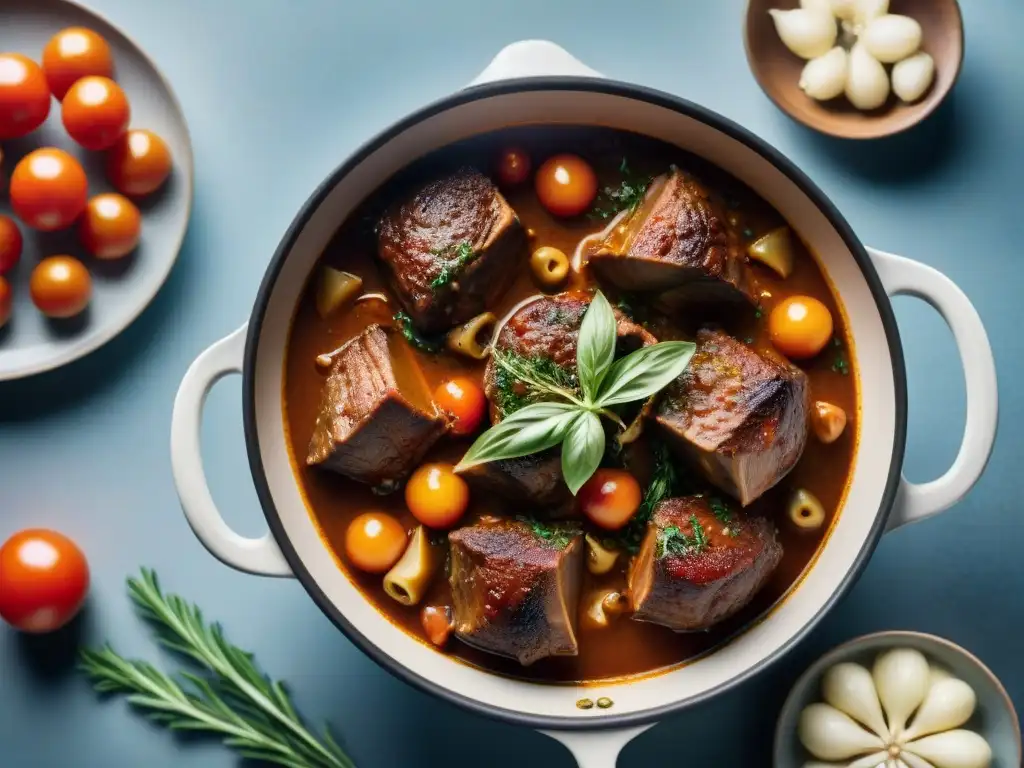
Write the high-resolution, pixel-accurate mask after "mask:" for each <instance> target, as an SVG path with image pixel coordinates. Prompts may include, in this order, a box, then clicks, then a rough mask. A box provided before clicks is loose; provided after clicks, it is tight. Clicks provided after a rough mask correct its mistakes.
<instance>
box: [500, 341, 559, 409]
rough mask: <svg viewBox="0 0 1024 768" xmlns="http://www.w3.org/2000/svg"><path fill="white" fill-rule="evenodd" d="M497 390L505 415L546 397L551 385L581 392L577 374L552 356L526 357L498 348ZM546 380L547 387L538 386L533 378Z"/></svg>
mask: <svg viewBox="0 0 1024 768" xmlns="http://www.w3.org/2000/svg"><path fill="white" fill-rule="evenodd" d="M491 354H492V357H493V359H494V362H495V370H494V390H495V398H496V400H497V405H498V410H500V411H501V414H502V416H508V415H509V414H512V413H515V412H516V411H518V410H519V409H520V408H523V407H524V406H527V405H529V404H530V403H533V402H536V401H537V400H539V399H543V398H544V397H545V391H546V390H547V389H550V388H560V389H565V390H568V391H570V392H574V393H578V392H579V382H578V381H577V380H576V374H575V373H574V372H573V371H571V370H570V369H568V368H565V367H563V366H561V365H559V364H558V363H556V362H555V361H554V360H552V359H551V358H548V357H524V356H523V355H517V354H516V353H514V352H507V351H505V352H500V351H498V350H494V351H493V352H492V353H491ZM537 380H540V381H543V382H545V387H544V388H542V389H540V390H538V388H537V387H536V386H534V385H531V384H530V383H529V382H531V381H537Z"/></svg>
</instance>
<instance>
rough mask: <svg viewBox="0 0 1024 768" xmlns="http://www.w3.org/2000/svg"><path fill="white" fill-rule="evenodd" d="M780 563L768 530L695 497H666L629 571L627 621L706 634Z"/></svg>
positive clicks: (773, 537) (778, 546)
mask: <svg viewBox="0 0 1024 768" xmlns="http://www.w3.org/2000/svg"><path fill="white" fill-rule="evenodd" d="M781 559H782V545H781V544H779V542H778V541H777V540H776V531H775V526H774V524H772V523H771V522H770V521H769V520H767V519H766V518H763V517H753V516H750V515H746V514H744V513H742V512H739V511H736V510H728V509H727V508H726V507H725V506H724V504H722V502H720V501H718V500H709V499H707V498H705V497H702V496H686V497H684V498H678V499H667V500H666V501H663V502H662V503H661V504H659V505H658V506H657V507H656V508H655V510H654V514H653V515H652V517H651V522H650V523H648V526H647V533H646V535H645V536H644V540H643V543H642V544H641V546H640V552H639V553H638V554H637V556H636V558H634V560H633V564H632V566H631V568H630V571H629V593H630V599H631V602H632V605H633V611H634V612H633V618H634V619H636V620H637V621H648V622H652V623H654V624H662V625H664V626H666V627H668V628H670V629H674V630H675V631H677V632H692V631H696V630H703V629H708V628H709V627H711V626H713V625H715V624H717V623H718V622H720V621H723V620H724V619H727V618H729V617H730V616H732V615H733V614H734V613H736V612H737V611H739V610H740V609H741V608H743V607H744V606H745V605H746V604H747V603H749V602H750V600H751V598H752V597H753V596H754V595H755V594H756V593H757V591H758V590H759V589H761V587H763V586H764V584H765V582H767V581H768V577H769V576H770V575H771V573H772V571H774V570H775V567H776V566H777V565H778V564H779V561H780V560H781Z"/></svg>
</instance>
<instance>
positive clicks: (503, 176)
mask: <svg viewBox="0 0 1024 768" xmlns="http://www.w3.org/2000/svg"><path fill="white" fill-rule="evenodd" d="M530 167H531V163H530V155H529V154H527V152H526V150H525V149H520V148H519V147H508V148H507V149H505V150H503V151H502V153H501V156H500V157H499V158H498V182H499V183H500V184H501V185H502V186H503V187H517V186H519V185H520V184H522V183H523V182H524V181H526V180H527V179H528V178H530Z"/></svg>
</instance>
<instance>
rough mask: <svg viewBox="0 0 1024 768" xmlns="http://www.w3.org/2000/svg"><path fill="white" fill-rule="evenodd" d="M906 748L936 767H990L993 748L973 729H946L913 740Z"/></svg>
mask: <svg viewBox="0 0 1024 768" xmlns="http://www.w3.org/2000/svg"><path fill="white" fill-rule="evenodd" d="M904 749H905V750H906V751H907V752H910V753H911V754H913V755H917V756H919V757H923V758H924V759H925V760H927V761H928V762H930V763H931V764H932V765H934V766H935V768H988V766H989V765H990V764H991V762H992V748H991V747H990V746H989V745H988V742H987V741H985V740H984V739H983V738H981V736H979V735H978V734H976V733H974V732H973V731H946V732H945V733H937V734H935V735H934V736H926V737H925V738H923V739H919V740H918V741H912V742H910V743H909V744H907V745H906V746H905V747H904Z"/></svg>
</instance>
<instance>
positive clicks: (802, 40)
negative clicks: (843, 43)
mask: <svg viewBox="0 0 1024 768" xmlns="http://www.w3.org/2000/svg"><path fill="white" fill-rule="evenodd" d="M768 13H769V14H771V17H772V21H774V22H775V31H776V32H778V33H779V38H780V39H781V40H782V43H783V44H784V45H785V46H786V47H787V48H788V49H789V50H790V51H792V52H793V53H795V54H796V55H797V56H799V57H800V58H802V59H813V58H816V57H818V56H823V55H824V54H826V53H828V51H829V49H831V48H832V46H833V45H834V44H835V42H836V36H837V35H838V30H837V29H836V22H835V19H834V18H832V14H831V13H826V12H825V11H823V10H821V9H820V8H795V9H794V10H792V11H780V10H779V9H777V8H772V9H771V10H770V11H768Z"/></svg>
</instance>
